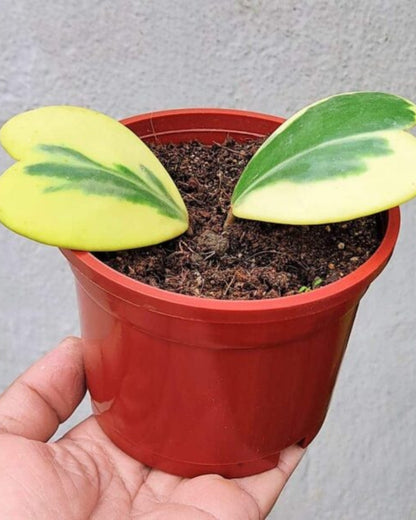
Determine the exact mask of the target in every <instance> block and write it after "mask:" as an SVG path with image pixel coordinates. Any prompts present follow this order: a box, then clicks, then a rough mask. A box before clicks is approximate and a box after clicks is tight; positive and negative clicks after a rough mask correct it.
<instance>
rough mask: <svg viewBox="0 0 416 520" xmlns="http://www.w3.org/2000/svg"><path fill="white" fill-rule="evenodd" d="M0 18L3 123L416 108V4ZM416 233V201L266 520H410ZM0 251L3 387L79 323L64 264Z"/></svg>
mask: <svg viewBox="0 0 416 520" xmlns="http://www.w3.org/2000/svg"><path fill="white" fill-rule="evenodd" d="M0 21H1V23H0V123H3V122H4V121H5V120H6V119H7V118H9V117H10V116H12V115H13V114H15V113H17V112H21V111H23V110H25V109H29V108H32V107H36V106H40V105H50V104H63V103H69V104H79V105H84V106H88V107H92V108H95V109H97V110H101V111H104V112H106V113H108V114H110V115H112V116H114V117H122V116H127V115H131V114H135V113H140V112H144V111H148V110H157V109H161V108H174V107H184V106H222V107H239V108H247V109H251V110H257V111H263V112H269V113H272V114H277V115H284V116H286V115H290V114H291V113H293V111H294V110H295V109H298V108H300V107H302V106H303V105H305V104H308V103H310V102H312V101H314V100H317V99H319V98H321V97H324V96H327V95H329V94H332V93H336V92H341V91H349V90H355V89H357V90H358V89H362V90H364V89H374V90H382V91H390V92H395V93H398V94H401V95H403V96H405V97H409V98H410V99H412V98H413V99H414V100H415V98H416V92H415V78H416V60H415V49H416V31H415V25H416V24H415V22H416V15H415V6H414V0H367V1H366V2H362V1H358V0H338V1H336V0H328V1H322V0H303V1H302V2H295V1H289V0H281V1H277V0H268V1H266V0H229V1H224V0H210V1H205V0H194V1H192V0H177V1H175V2H173V1H171V0H154V1H150V0H149V1H139V0H136V1H135V0H130V1H129V0H118V1H114V0H108V1H106V0H90V1H88V2H87V1H84V2H80V1H78V2H77V1H75V0H66V1H63V0H54V1H52V0H18V1H16V0H0ZM9 163H10V160H9V159H8V157H6V154H5V153H4V152H1V154H0V167H1V168H0V169H1V170H3V169H4V167H6V166H7V165H8V164H9ZM415 225H416V201H414V202H412V203H409V204H408V205H406V206H405V207H404V208H403V230H402V234H401V238H400V241H399V244H398V246H397V250H396V254H395V256H394V258H393V260H392V261H391V263H390V265H389V267H388V268H387V269H386V271H385V272H384V273H383V275H382V277H381V278H380V279H379V280H377V282H376V283H375V284H374V287H373V289H372V290H371V291H370V293H368V295H367V296H366V297H365V299H364V301H363V303H362V306H361V310H360V312H359V315H358V320H357V323H356V327H355V331H354V333H353V335H352V338H351V341H350V345H349V349H348V352H347V355H346V358H345V362H344V365H343V368H342V371H341V374H340V377H339V381H338V385H337V388H336V392H335V395H334V398H333V401H332V406H331V410H330V413H329V416H328V419H327V421H326V424H325V426H324V428H323V430H322V431H321V434H320V436H319V437H318V439H317V440H316V441H315V442H314V444H313V445H312V446H311V447H310V449H309V452H308V454H307V456H306V458H305V460H304V461H303V463H302V465H301V466H300V468H299V470H298V471H297V473H296V475H295V476H294V477H293V479H292V481H291V482H290V484H289V485H288V487H287V488H286V490H285V492H284V494H283V496H282V498H281V499H280V501H279V502H278V504H277V505H276V507H275V509H274V510H273V513H272V514H271V516H270V518H273V519H276V520H278V519H279V520H315V519H318V518H319V519H320V520H325V519H328V520H334V519H336V520H351V519H354V520H372V519H378V520H407V519H413V518H416V496H415V485H414V474H415V471H416V437H415V434H414V432H415V429H416V408H415V403H416V382H415V371H416V348H415V347H416V332H415V323H416V311H415V310H414V299H415V294H416V277H415V273H414V259H415V257H416V238H415V233H414V228H415ZM0 241H1V249H0V251H1V255H0V333H1V343H0V390H1V389H2V388H4V387H5V386H6V385H7V384H8V383H9V382H10V381H11V380H12V378H13V377H14V376H16V375H17V374H18V373H20V372H21V371H22V370H23V369H24V368H25V367H27V366H28V365H29V364H30V363H31V362H32V361H33V360H35V359H36V358H38V357H39V356H40V355H41V354H42V353H44V352H45V351H46V350H47V349H49V348H50V347H51V346H52V345H53V344H54V343H55V342H57V341H58V340H59V339H60V338H62V337H63V336H65V335H66V334H69V333H77V331H78V325H77V315H76V304H75V298H74V291H73V287H72V280H71V276H70V273H69V270H68V268H67V267H66V265H65V263H64V261H63V259H62V258H61V257H60V255H59V253H58V252H57V251H56V250H54V249H52V248H48V247H44V246H39V245H37V244H35V243H31V242H30V241H27V240H25V239H22V238H20V237H17V236H14V235H13V234H11V233H10V232H8V231H7V230H6V229H2V228H0ZM87 410H88V406H87V404H86V403H84V405H83V407H82V408H81V410H80V411H79V414H78V416H82V415H83V414H85V413H87Z"/></svg>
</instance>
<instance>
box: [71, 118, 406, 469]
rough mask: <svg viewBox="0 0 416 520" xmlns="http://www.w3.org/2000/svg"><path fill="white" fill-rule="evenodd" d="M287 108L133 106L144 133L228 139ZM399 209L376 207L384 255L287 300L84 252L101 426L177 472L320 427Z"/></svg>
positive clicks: (303, 437)
mask: <svg viewBox="0 0 416 520" xmlns="http://www.w3.org/2000/svg"><path fill="white" fill-rule="evenodd" d="M282 121H283V120H282V119H280V118H277V117H271V116H267V115H263V114H256V113H251V112H241V111H235V110H215V109H208V110H202V109H192V110H188V109H186V110H174V111H167V112H157V113H151V114H145V115H141V116H137V117H132V118H130V119H127V120H125V121H124V123H125V124H126V125H127V126H128V127H129V128H130V129H131V130H132V131H133V132H135V133H136V134H137V135H139V136H140V137H141V138H142V139H144V140H145V141H155V140H157V141H159V142H180V141H186V140H191V139H197V140H199V141H202V142H205V143H212V142H213V141H217V142H221V141H223V140H224V138H225V137H226V136H228V135H231V136H233V137H234V138H235V139H238V140H242V139H247V138H252V137H255V136H263V135H267V134H270V133H271V132H272V131H273V130H274V129H275V128H276V127H278V126H279V125H280V124H281V123H282ZM399 221H400V217H399V210H398V209H397V208H395V209H392V210H390V211H388V212H386V213H384V214H383V215H381V216H380V232H381V233H382V234H383V236H384V238H383V240H382V242H381V244H380V247H379V248H378V249H377V251H376V252H375V253H374V255H373V256H372V257H371V258H370V259H369V260H368V261H367V262H365V263H364V264H363V265H362V266H361V267H359V268H358V269H357V270H356V271H355V272H353V273H352V274H349V275H348V276H346V277H345V278H343V279H342V280H340V281H337V282H335V283H333V284H331V285H328V286H326V287H323V288H320V289H318V290H316V291H313V292H310V293H305V294H299V295H296V296H288V297H285V298H280V299H272V300H263V301H261V300H259V301H219V300H213V299H202V298H195V297H191V296H183V295H179V294H174V293H171V292H167V291H163V290H160V289H157V288H154V287H150V286H148V285H145V284H143V283H140V282H137V281H134V280H132V279H130V278H128V277H126V276H124V275H122V274H120V273H117V272H116V271H114V270H112V269H111V268H109V267H107V266H106V265H104V264H103V263H101V262H100V261H99V260H98V259H97V258H95V257H94V256H93V255H92V254H90V253H87V252H76V251H68V250H65V251H63V253H64V255H65V256H66V257H67V259H68V260H69V262H70V263H71V267H72V270H73V272H74V274H75V278H76V286H77V293H78V299H79V307H80V318H81V328H82V336H83V338H84V340H85V342H84V343H85V351H84V354H85V365H86V372H87V383H88V388H89V391H90V393H91V397H92V403H93V409H94V412H95V414H96V417H97V421H98V422H99V424H100V426H101V427H102V429H103V430H104V431H105V433H106V434H107V435H108V437H110V438H111V439H112V440H113V442H114V443H115V444H116V445H118V446H119V447H120V448H121V449H122V450H124V451H125V452H126V453H128V454H130V455H131V456H133V457H135V458H136V459H138V460H140V461H141V462H144V463H145V464H147V465H149V466H153V467H156V468H159V469H162V470H165V471H167V472H170V473H174V474H179V475H182V476H186V477H192V476H195V475H199V474H203V473H219V474H221V475H224V476H226V477H241V476H244V475H250V474H254V473H258V472H261V471H265V470H267V469H269V468H272V467H274V466H275V465H276V464H277V462H278V459H279V452H280V451H281V450H282V449H284V448H285V447H287V446H290V445H292V444H294V443H300V444H302V445H303V446H306V445H308V444H309V443H310V442H311V440H312V439H313V438H314V437H315V435H316V434H317V433H318V431H319V429H320V427H321V425H322V423H323V421H324V418H325V415H326V412H327V409H328V405H329V401H330V397H331V393H332V390H333V387H334V384H335V380H336V377H337V374H338V369H339V367H340V363H341V360H342V357H343V354H344V351H345V348H346V346H347V341H348V337H349V335H350V331H351V327H352V324H353V321H354V316H355V313H356V311H357V306H358V303H359V301H360V298H361V297H362V296H363V294H364V293H365V291H366V290H367V288H368V286H369V284H370V282H371V281H372V280H373V279H374V278H375V277H376V276H377V275H378V274H379V273H380V272H381V270H382V269H383V268H384V266H385V265H386V263H387V261H388V259H389V257H390V255H391V254H392V251H393V248H394V245H395V242H396V239H397V235H398V231H399Z"/></svg>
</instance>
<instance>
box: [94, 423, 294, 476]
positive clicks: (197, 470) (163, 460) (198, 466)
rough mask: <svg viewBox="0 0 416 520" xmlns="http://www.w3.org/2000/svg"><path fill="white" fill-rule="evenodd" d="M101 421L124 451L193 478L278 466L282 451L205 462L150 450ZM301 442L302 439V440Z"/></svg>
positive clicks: (148, 463)
mask: <svg viewBox="0 0 416 520" xmlns="http://www.w3.org/2000/svg"><path fill="white" fill-rule="evenodd" d="M96 418H97V421H98V424H99V425H100V427H101V428H102V430H103V431H104V433H105V434H106V435H107V437H108V438H109V439H110V440H111V441H112V442H114V444H115V445H116V446H117V447H118V448H120V449H121V450H122V451H124V453H127V455H130V456H131V457H133V458H134V459H136V460H138V461H140V462H141V463H143V464H145V465H146V466H149V467H151V468H157V469H159V470H161V471H165V472H166V473H170V474H172V475H178V476H180V477H184V478H194V477H197V476H200V475H207V474H216V475H221V476H222V477H225V478H240V477H248V476H250V475H256V474H258V473H262V472H264V471H267V470H270V469H273V468H275V467H276V466H277V464H278V462H279V458H280V451H278V452H277V453H272V454H270V455H268V456H266V457H263V458H260V459H254V460H248V461H242V462H240V461H236V462H230V463H228V464H213V463H211V464H204V463H196V462H191V461H186V460H176V459H170V458H167V457H163V456H161V455H159V454H157V453H152V452H150V451H147V450H146V449H145V448H143V447H141V446H138V445H136V444H132V443H131V442H129V441H128V440H127V439H125V438H124V437H123V436H122V435H120V433H119V432H116V431H115V430H113V429H111V428H108V426H104V427H103V426H102V425H101V424H100V422H101V421H100V417H96ZM300 444H301V443H300Z"/></svg>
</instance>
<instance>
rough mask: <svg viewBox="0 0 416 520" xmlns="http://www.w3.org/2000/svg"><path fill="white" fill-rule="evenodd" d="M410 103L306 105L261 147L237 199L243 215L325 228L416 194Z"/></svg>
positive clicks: (351, 100) (414, 117) (373, 100)
mask: <svg viewBox="0 0 416 520" xmlns="http://www.w3.org/2000/svg"><path fill="white" fill-rule="evenodd" d="M415 124H416V107H415V105H414V104H412V103H411V102H410V101H407V100H405V99H403V98H401V97H398V96H394V95H391V94H383V93H379V92H355V93H347V94H340V95H337V96H333V97H330V98H327V99H324V100H322V101H320V102H318V103H315V104H314V105H311V106H309V107H306V108H305V109H303V110H301V111H300V112H298V113H297V114H295V115H294V116H293V117H292V118H290V119H288V120H287V121H286V122H285V123H284V124H283V125H282V126H281V127H280V128H278V129H277V130H276V131H275V132H274V133H273V134H272V135H271V136H270V137H269V138H268V139H267V140H266V141H265V142H264V144H263V145H262V146H261V147H260V148H259V150H258V151H257V153H256V154H255V155H254V156H253V158H252V159H251V161H250V162H249V163H248V165H247V167H246V169H245V170H244V172H243V174H242V175H241V177H240V180H239V182H238V184H237V186H236V188H235V191H234V193H233V196H232V210H233V214H234V215H236V216H237V217H241V218H247V219H254V220H263V221H268V222H278V223H287V224H322V223H328V222H339V221H344V220H349V219H353V218H357V217H361V216H365V215H369V214H372V213H376V212H378V211H382V210H385V209H388V208H391V207H393V206H396V205H398V204H401V203H402V202H405V201H407V200H409V199H411V198H413V197H414V196H415V195H416V140H415V138H414V137H413V136H412V135H411V134H409V133H408V132H405V131H404V130H407V129H409V128H411V127H412V126H414V125H415Z"/></svg>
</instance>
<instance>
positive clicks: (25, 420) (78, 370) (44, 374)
mask: <svg viewBox="0 0 416 520" xmlns="http://www.w3.org/2000/svg"><path fill="white" fill-rule="evenodd" d="M84 394H85V381H84V369H83V363H82V354H81V340H80V339H78V338H72V337H71V338H67V339H65V340H64V341H62V343H60V344H59V345H58V347H56V348H55V349H54V350H52V351H51V352H49V353H48V354H47V355H46V356H44V357H43V358H42V359H40V360H39V361H37V362H36V363H35V364H34V365H32V366H31V367H30V368H29V369H28V370H27V371H26V372H25V373H24V374H23V375H21V376H20V377H19V378H18V379H16V381H15V382H14V383H13V384H12V385H11V386H10V387H9V388H8V389H7V390H6V391H5V392H4V394H2V395H1V396H0V433H13V434H16V435H22V436H24V437H27V438H29V439H33V440H39V441H44V442H46V441H47V440H48V439H49V438H50V437H52V435H53V434H54V433H55V431H56V429H57V428H58V426H59V424H60V423H62V422H63V421H65V420H66V419H67V418H68V417H69V416H70V415H71V414H72V412H73V411H74V410H75V408H76V407H77V406H78V404H79V403H80V401H81V400H82V398H83V396H84Z"/></svg>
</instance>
